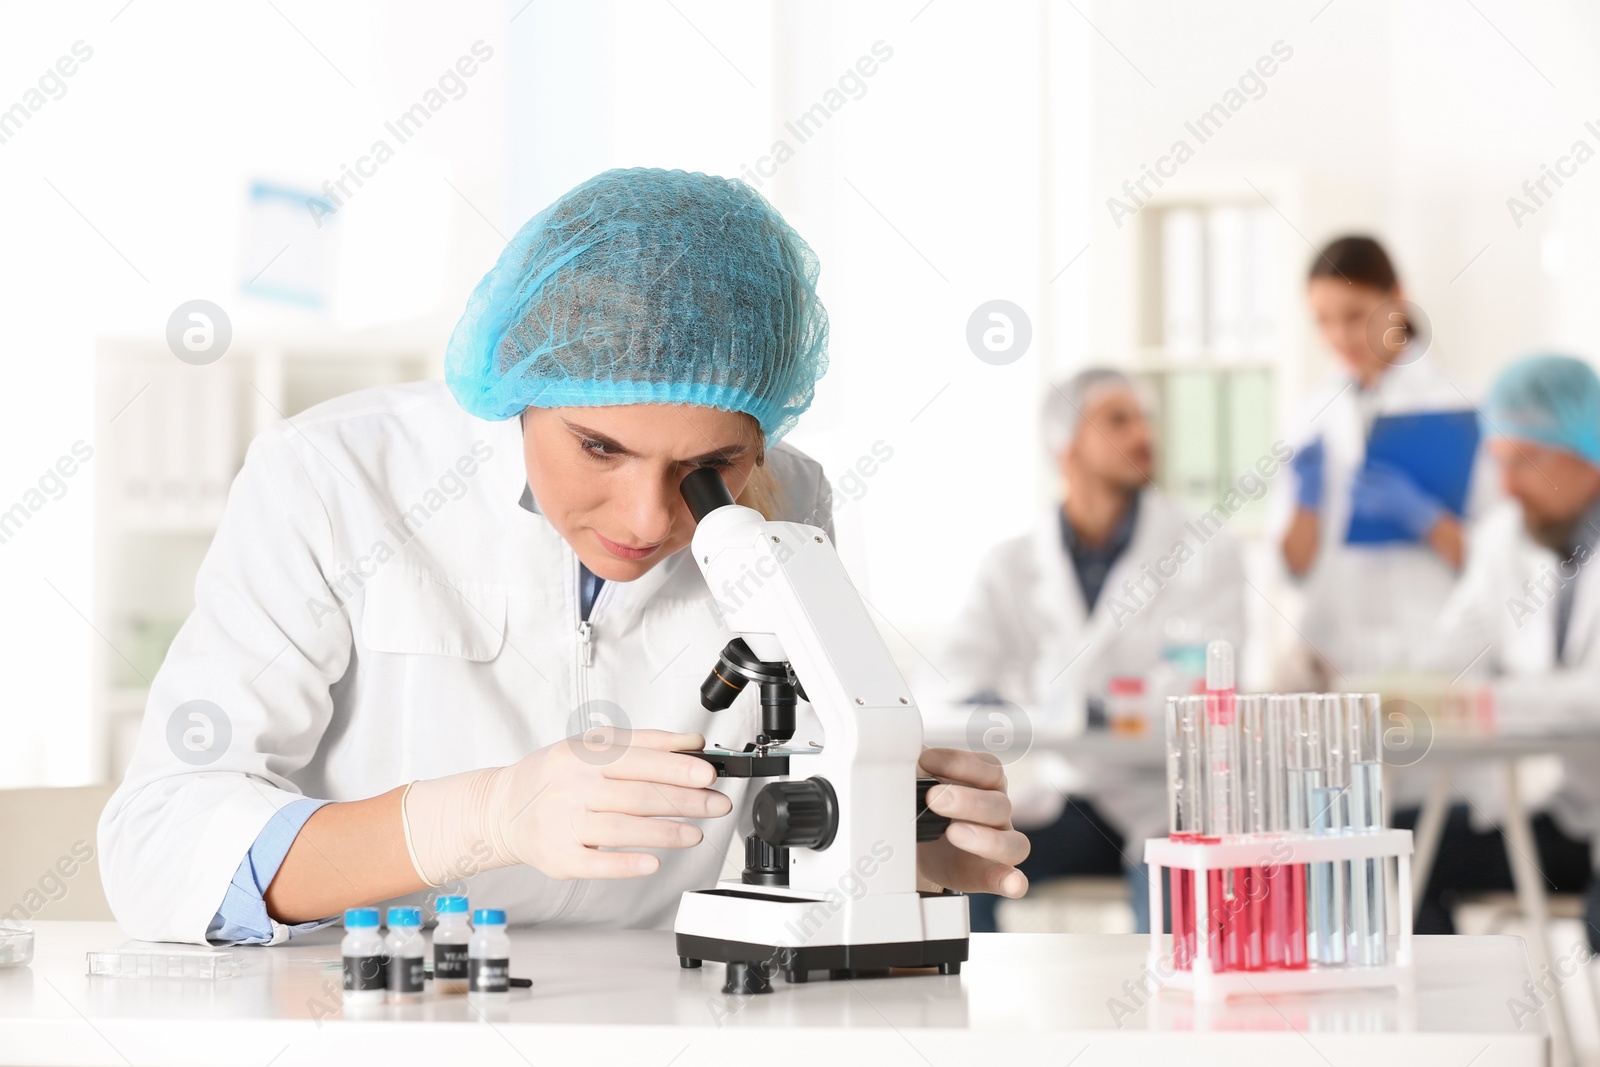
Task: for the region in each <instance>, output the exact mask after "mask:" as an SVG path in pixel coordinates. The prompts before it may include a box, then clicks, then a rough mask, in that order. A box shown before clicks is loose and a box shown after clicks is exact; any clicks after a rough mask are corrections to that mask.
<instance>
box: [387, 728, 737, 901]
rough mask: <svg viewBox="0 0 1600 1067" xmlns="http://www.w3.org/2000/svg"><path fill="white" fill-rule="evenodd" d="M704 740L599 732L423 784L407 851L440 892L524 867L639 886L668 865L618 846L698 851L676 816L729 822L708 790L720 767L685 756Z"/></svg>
mask: <svg viewBox="0 0 1600 1067" xmlns="http://www.w3.org/2000/svg"><path fill="white" fill-rule="evenodd" d="M704 747H705V739H704V738H702V737H701V736H700V735H699V734H674V733H667V732H666V731H664V730H619V729H615V728H612V727H605V728H602V729H596V730H591V731H589V732H587V733H585V734H583V735H582V736H581V737H569V738H567V739H566V740H564V741H558V742H556V743H555V744H553V745H547V746H546V747H544V748H541V749H539V751H537V752H535V753H533V754H532V755H530V756H527V757H526V758H524V759H523V760H521V761H520V762H518V763H513V764H511V765H510V766H509V767H490V768H487V769H484V770H479V771H467V772H465V773H463V774H456V775H451V776H450V777H448V778H434V779H430V780H427V781H421V782H413V783H412V785H411V787H410V788H409V789H408V790H407V791H406V795H405V802H404V804H403V805H402V811H403V812H404V816H403V817H404V822H405V834H406V846H407V848H408V849H409V851H410V853H411V862H412V865H413V866H414V867H415V868H416V870H417V873H418V874H419V875H420V876H421V877H422V880H423V881H425V882H427V883H428V884H429V885H432V886H440V885H444V884H446V883H447V882H450V881H453V880H454V879H457V878H461V877H464V876H466V875H470V874H475V873H477V872H478V871H480V870H487V869H490V868H494V867H509V866H513V865H515V864H519V863H525V864H527V865H528V866H530V867H534V868H536V869H538V870H540V871H542V872H544V873H545V874H547V875H549V876H550V877H552V878H559V879H563V880H564V879H569V878H636V877H638V876H640V875H645V874H653V873H654V872H655V871H656V870H657V869H658V868H659V867H660V866H661V861H660V860H659V859H658V858H657V857H655V856H653V855H651V854H650V853H648V852H610V851H607V852H602V851H600V849H602V848H607V849H613V848H690V847H692V846H694V845H698V844H699V843H700V840H701V838H702V836H703V835H702V834H701V832H700V828H699V827H697V826H694V825H693V824H691V823H687V822H678V821H676V819H675V818H673V817H677V818H685V819H704V818H716V817H719V816H722V815H726V814H728V812H729V811H731V810H732V808H733V803H732V801H730V800H729V799H728V798H727V796H726V795H724V794H722V793H719V792H717V791H716V790H714V789H710V788H708V787H709V786H710V785H711V784H712V783H713V782H715V781H716V778H717V772H716V769H715V768H713V767H712V766H711V764H709V763H707V762H706V761H705V760H703V759H699V758H698V757H695V756H689V755H685V754H684V753H686V752H690V751H698V750H700V749H702V748H704Z"/></svg>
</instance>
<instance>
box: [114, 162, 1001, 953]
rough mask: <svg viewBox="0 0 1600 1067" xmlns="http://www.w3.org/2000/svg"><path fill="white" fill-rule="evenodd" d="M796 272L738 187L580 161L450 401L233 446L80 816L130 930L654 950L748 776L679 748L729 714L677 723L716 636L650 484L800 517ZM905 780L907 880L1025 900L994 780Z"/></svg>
mask: <svg viewBox="0 0 1600 1067" xmlns="http://www.w3.org/2000/svg"><path fill="white" fill-rule="evenodd" d="M816 277H817V263H816V259H815V257H814V256H813V254H812V252H811V250H810V248H809V247H808V246H807V245H806V244H805V242H804V241H802V240H801V239H800V237H799V236H798V235H797V234H796V233H795V232H794V231H793V230H792V229H790V228H789V226H788V225H787V224H786V223H785V222H784V220H783V219H782V218H781V217H780V216H779V215H778V213H777V212H776V211H774V210H773V209H772V207H771V206H770V205H769V204H767V202H766V201H765V200H763V199H762V198H761V197H760V196H759V195H758V194H757V193H755V192H754V191H753V190H751V189H750V188H749V187H748V186H746V185H744V184H742V183H740V182H737V181H729V180H725V179H721V178H714V177H708V176H706V175H703V174H687V173H683V172H681V171H659V170H626V171H609V172H607V173H605V174H601V175H599V176H598V177H596V178H593V179H591V180H589V181H588V182H585V183H584V184H582V185H580V186H578V187H577V188H576V189H573V190H572V191H571V192H569V193H567V194H566V195H565V196H563V197H561V198H560V199H559V200H557V201H556V202H555V203H554V204H552V205H551V206H550V207H549V208H547V209H546V210H545V211H544V212H542V213H541V214H540V215H538V216H537V217H535V218H534V219H533V220H532V221H531V222H529V223H528V224H527V225H526V226H524V227H523V228H522V230H521V231H520V232H519V233H518V234H517V236H516V237H515V238H514V239H513V240H512V242H511V244H510V245H509V246H508V247H507V249H506V250H505V252H504V253H503V254H502V255H501V257H500V259H499V262H498V263H496V264H495V267H494V269H493V270H491V271H490V272H489V274H488V275H487V276H485V277H484V279H483V281H482V282H480V283H479V285H478V287H477V288H476V289H475V290H474V292H473V294H472V297H471V299H470V301H469V302H468V305H467V309H466V313H465V314H464V315H463V317H462V319H461V322H460V324H459V325H458V326H457V327H456V330H455V333H454V334H453V336H452V337H451V339H450V345H449V350H448V353H447V356H446V366H445V377H446V381H447V383H448V392H447V391H446V388H445V385H443V384H439V383H416V384H410V385H400V386H393V387H387V388H381V389H374V390H369V391H366V392H362V393H356V394H353V395H351V396H347V397H344V398H341V399H338V400H335V401H332V402H330V403H327V404H323V405H321V406H319V407H316V408H314V409H312V410H310V411H307V412H305V413H304V414H302V415H300V416H297V417H296V418H295V419H294V420H293V421H292V422H284V423H282V424H280V425H279V426H278V427H276V428H274V429H272V430H269V431H268V432H266V433H264V434H262V435H261V436H260V437H259V438H258V439H257V440H256V441H255V442H254V443H253V444H252V445H251V447H250V450H249V454H248V456H247V458H246V460H245V464H244V468H243V470H242V471H241V472H240V474H239V477H238V479H237V480H236V481H235V483H234V485H233V489H232V492H231V494H230V496H229V500H228V506H227V510H226V512H225V514H224V516H223V519H222V523H221V525H220V527H219V529H218V531H217V535H216V539H215V540H214V542H213V543H212V545H211V550H210V552H209V553H208V554H207V556H206V559H205V562H204V563H203V565H202V566H201V569H200V573H199V577H198V579H197V581H196V585H195V610H194V613H193V614H192V615H191V616H190V617H189V619H188V621H187V622H186V623H185V624H184V626H183V629H182V630H181V631H180V632H179V634H178V636H177V639H176V640H175V641H174V642H173V645H172V649H171V651H170V652H169V653H168V655H167V659H166V662H165V663H164V664H163V665H162V668H161V671H160V673H159V674H158V675H157V676H156V679H155V681H154V684H153V685H152V687H151V693H150V701H149V704H148V706H147V708H146V714H145V719H144V724H143V729H142V732H141V734H140V738H139V742H138V747H137V751H136V753H135V755H134V758H133V762H132V765H131V766H130V768H129V770H128V774H127V778H126V780H125V781H124V782H123V784H122V786H121V788H120V789H118V790H117V792H116V794H115V795H114V796H113V797H112V799H111V801H110V803H109V804H108V805H107V807H106V811H105V813H104V815H103V816H102V818H101V823H100V846H101V852H102V856H103V861H102V862H103V865H104V866H103V873H104V880H105V886H106V891H107V895H108V898H109V900H110V903H111V906H112V909H113V911H114V912H115V913H116V916H117V919H118V920H119V921H120V922H121V924H122V925H123V927H124V928H125V929H126V930H127V931H128V933H129V934H131V935H132V936H134V937H137V938H146V939H156V940H173V941H191V942H201V943H204V942H206V941H208V940H210V941H214V942H267V943H274V944H275V943H278V942H281V941H283V940H285V939H286V938H288V937H289V936H291V934H293V933H295V932H297V931H299V930H302V929H308V928H310V927H313V926H316V925H320V924H322V923H325V922H327V921H329V917H330V916H335V915H337V914H339V913H340V912H341V911H342V910H343V909H344V908H346V907H351V906H356V905H363V904H372V903H375V902H379V901H387V900H394V899H396V898H404V897H407V896H408V895H411V894H421V893H423V892H426V890H427V889H428V887H430V886H432V887H437V886H441V885H444V884H446V883H448V882H452V881H458V880H461V879H466V880H467V881H466V891H467V892H469V893H470V894H471V895H472V896H474V897H480V898H483V899H485V900H489V901H492V902H494V904H495V905H496V906H504V907H505V908H506V909H507V911H508V913H509V915H510V916H511V918H512V920H513V921H514V922H517V921H520V922H528V923H548V922H561V923H605V924H608V925H614V926H626V927H648V926H660V925H665V924H668V923H670V922H671V920H672V917H673V914H674V912H675V910H676V908H677V903H678V899H679V895H680V894H681V893H682V892H683V891H684V890H687V889H693V888H703V887H707V886H710V885H711V884H713V883H714V882H715V881H716V879H717V876H718V873H719V871H720V870H721V868H722V866H723V860H724V856H725V855H726V854H727V852H728V850H729V848H730V846H731V845H732V844H733V843H734V842H735V841H737V840H738V838H737V837H735V833H736V829H737V828H736V827H735V826H734V821H735V820H733V819H729V818H726V817H725V816H727V815H728V814H729V812H730V811H732V810H734V809H735V808H737V807H738V806H739V803H738V802H739V801H740V799H741V798H742V796H743V792H744V789H745V788H746V787H747V786H748V780H741V779H723V780H721V781H718V780H716V779H715V777H714V772H713V770H712V768H711V766H710V765H709V764H708V763H706V762H704V761H703V760H701V759H698V758H696V757H694V756H690V755H687V754H685V753H687V752H689V751H692V750H698V749H700V748H701V747H703V745H704V736H705V735H706V733H707V732H708V730H709V729H710V728H711V727H712V725H713V723H714V722H715V725H716V728H717V729H718V730H719V731H722V733H720V734H719V735H718V736H719V737H725V738H727V739H729V740H732V739H735V738H737V737H738V736H740V727H739V723H738V722H737V721H733V722H730V721H728V720H727V719H726V718H725V717H726V716H729V715H737V714H740V713H741V710H740V709H742V713H743V714H746V715H753V714H754V709H753V703H752V702H751V701H752V698H750V697H749V694H746V695H745V696H744V697H741V698H740V699H741V700H742V701H745V703H743V704H741V705H736V707H735V709H732V710H730V711H727V712H723V713H721V715H722V716H724V718H722V719H718V720H713V718H712V716H711V714H710V713H709V712H706V711H704V710H703V709H702V708H701V706H700V700H699V686H700V682H701V680H702V678H703V676H704V672H705V670H706V667H707V665H708V664H711V663H713V662H715V659H716V655H717V653H718V652H719V651H720V649H721V648H722V646H723V644H724V643H725V642H726V640H727V639H728V636H729V635H728V633H727V632H726V630H725V629H724V628H723V626H722V625H721V622H720V613H719V611H718V610H717V604H716V602H715V600H714V598H713V593H712V592H711V591H709V590H708V589H707V588H706V585H705V581H704V579H703V578H702V577H701V574H700V572H699V570H698V568H697V567H696V566H695V565H694V561H693V560H689V559H686V558H685V554H684V553H683V552H682V551H681V549H683V548H684V547H685V546H686V545H688V543H689V541H690V538H691V536H692V534H693V530H694V522H693V519H692V517H691V516H690V514H689V511H688V509H687V507H686V505H685V504H684V503H683V501H682V500H681V499H680V497H679V494H678V484H679V482H680V481H682V479H683V477H684V475H685V474H687V473H688V472H689V471H691V470H693V469H695V468H697V467H707V466H709V467H714V468H716V469H718V470H719V471H721V472H722V474H723V477H724V478H725V480H726V481H727V483H728V487H729V489H730V491H731V492H733V493H734V494H735V495H736V496H737V497H738V498H739V499H740V501H741V502H742V503H745V504H747V505H750V506H753V507H756V508H757V509H758V510H763V511H765V512H766V513H767V515H768V517H769V518H779V519H792V520H796V521H810V522H814V523H819V524H821V525H824V526H826V525H828V522H829V520H828V516H829V514H830V512H829V498H828V487H827V482H826V481H825V480H824V478H823V476H822V473H821V470H820V469H819V467H818V466H817V464H816V463H815V462H813V461H812V460H810V459H808V458H807V457H805V456H803V455H802V454H801V453H799V452H797V451H795V450H793V449H791V448H788V447H781V446H778V445H777V443H778V441H779V439H780V438H782V437H783V435H784V434H785V433H787V432H788V431H789V429H790V428H791V427H793V426H794V424H795V421H796V420H797V419H798V418H799V416H800V414H801V413H802V412H804V411H805V410H806V408H807V407H808V406H809V405H810V403H811V400H812V397H813V395H814V393H815V386H816V382H817V379H818V378H819V377H821V375H822V373H823V370H824V369H825V367H826V364H827V356H826V348H827V332H828V330H827V315H826V312H825V311H824V310H823V307H822V305H821V303H820V302H819V301H818V299H817V293H816V288H815V285H816ZM717 595H718V596H721V595H724V594H723V593H720V592H719V593H718V594H717ZM735 595H736V594H735ZM753 688H754V687H752V689H753ZM608 724H609V725H608ZM597 725H598V726H600V727H601V728H599V729H595V730H589V729H588V728H590V727H592V726H597ZM628 726H631V727H633V729H632V730H628V729H624V727H628ZM804 730H805V726H804V725H803V724H802V726H801V731H800V732H799V733H797V735H796V736H797V740H798V739H803V738H804V737H805V736H806V735H805V733H804ZM586 731H588V732H586ZM751 734H752V736H753V731H751ZM574 735H583V736H582V737H581V738H580V737H577V736H574ZM922 768H923V771H924V772H926V773H929V774H932V775H934V776H937V777H939V778H941V779H944V780H945V781H946V782H949V783H952V784H949V785H946V786H944V787H942V788H937V789H935V790H933V791H932V792H930V794H929V798H928V802H929V806H930V807H931V808H932V809H933V810H934V811H936V812H939V813H940V814H944V815H947V816H949V817H950V818H951V819H952V820H955V821H953V822H952V823H951V825H950V828H949V830H948V832H947V833H946V835H945V836H944V837H943V838H941V839H940V840H938V841H935V842H932V843H929V844H923V845H919V846H918V848H919V854H918V860H919V869H920V872H921V874H922V876H923V878H924V880H926V881H927V882H931V883H933V884H936V885H940V886H944V887H948V888H952V889H959V890H984V891H988V892H998V893H1002V894H1004V895H1006V896H1013V897H1014V896H1020V895H1021V894H1022V893H1023V891H1024V890H1025V888H1026V884H1027V880H1026V878H1024V877H1023V875H1022V874H1021V873H1020V872H1019V871H1017V870H1016V868H1015V864H1016V863H1017V862H1019V861H1020V860H1021V859H1022V858H1023V856H1024V855H1025V854H1026V852H1027V843H1026V839H1025V838H1024V837H1023V836H1022V835H1021V834H1020V833H1018V832H1016V831H1015V830H1013V829H1012V827H1011V820H1010V810H1011V809H1010V802H1009V800H1008V799H1007V798H1006V795H1005V793H1004V785H1005V782H1004V776H1003V775H1002V773H1001V771H1000V769H999V767H998V766H996V765H995V764H994V763H992V762H987V761H985V760H982V759H980V758H979V757H978V756H976V755H973V754H971V753H967V752H958V751H953V750H947V749H928V750H926V751H925V752H924V755H923V759H922Z"/></svg>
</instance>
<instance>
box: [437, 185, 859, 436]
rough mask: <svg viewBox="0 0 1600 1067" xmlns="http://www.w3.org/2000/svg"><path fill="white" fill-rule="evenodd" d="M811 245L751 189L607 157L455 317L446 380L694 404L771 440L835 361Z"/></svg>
mask: <svg viewBox="0 0 1600 1067" xmlns="http://www.w3.org/2000/svg"><path fill="white" fill-rule="evenodd" d="M817 273H818V266H817V257H816V256H815V254H813V253H812V251H811V248H810V247H809V246H808V245H807V244H806V243H805V241H803V240H801V238H800V235H799V234H797V233H795V232H794V230H793V229H791V228H790V226H789V224H788V223H786V222H785V221H784V220H783V217H782V216H781V215H779V214H778V212H777V210H776V209H774V208H773V207H772V205H771V204H769V203H767V201H766V200H765V199H763V198H762V196H761V194H759V193H757V192H756V191H755V190H754V189H752V188H750V186H748V185H746V184H745V183H743V182H740V181H734V180H731V179H728V178H717V177H712V176H711V175H707V174H690V173H687V172H685V171H681V170H645V169H636V170H609V171H606V172H605V173H604V174H600V175H597V176H596V177H593V178H590V179H589V180H588V181H586V182H584V183H583V184H582V185H579V186H578V187H577V188H575V189H573V190H571V191H570V192H568V193H566V194H565V195H563V196H562V197H561V198H560V199H558V200H557V201H556V202H555V203H553V204H551V205H550V206H549V207H547V208H545V209H544V210H543V211H542V212H540V213H539V214H538V215H536V216H534V217H533V219H531V220H530V221H529V222H528V223H527V225H525V226H523V227H522V229H521V230H519V231H518V232H517V235H516V236H515V237H514V238H512V240H511V243H510V244H509V245H507V246H506V250H505V251H504V252H502V253H501V255H500V259H499V261H498V262H497V263H495V265H494V269H493V270H491V271H489V273H488V274H486V275H484V278H483V280H482V281H481V282H479V283H478V286H477V288H476V289H474V290H473V292H472V296H471V298H470V299H469V300H468V301H467V309H466V312H465V313H464V314H463V315H462V316H461V321H460V322H459V323H457V324H456V328H455V332H454V333H453V334H452V335H451V337H450V346H449V349H448V350H447V352H446V355H445V380H446V381H447V382H448V383H449V385H450V391H451V392H452V393H454V394H455V398H456V400H457V402H458V403H460V404H461V406H462V407H463V408H465V409H466V410H467V411H469V412H471V413H472V414H474V415H477V416H479V417H480V418H485V419H506V418H510V417H511V416H513V415H516V414H518V413H520V412H521V411H522V410H523V409H524V408H528V407H536V408H553V407H601V406H607V405H613V404H697V405H703V406H706V407H713V408H720V409H722V410H724V411H739V412H744V413H745V414H748V415H751V416H753V417H754V418H755V420H756V421H757V422H758V423H760V425H761V430H762V432H763V434H764V435H765V436H766V439H767V441H768V443H773V442H776V441H777V440H778V439H779V438H781V437H782V436H783V435H784V434H786V433H788V432H789V430H790V429H791V428H792V427H793V426H794V424H795V422H796V421H797V420H798V419H799V417H800V415H801V413H802V412H804V411H805V410H806V408H808V407H810V406H811V400H812V397H813V396H815V395H816V384H817V380H818V379H819V378H821V377H822V374H823V372H824V371H825V370H827V366H828V354H827V353H828V313H827V311H826V310H824V308H823V306H822V303H821V301H820V300H818V299H817Z"/></svg>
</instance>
